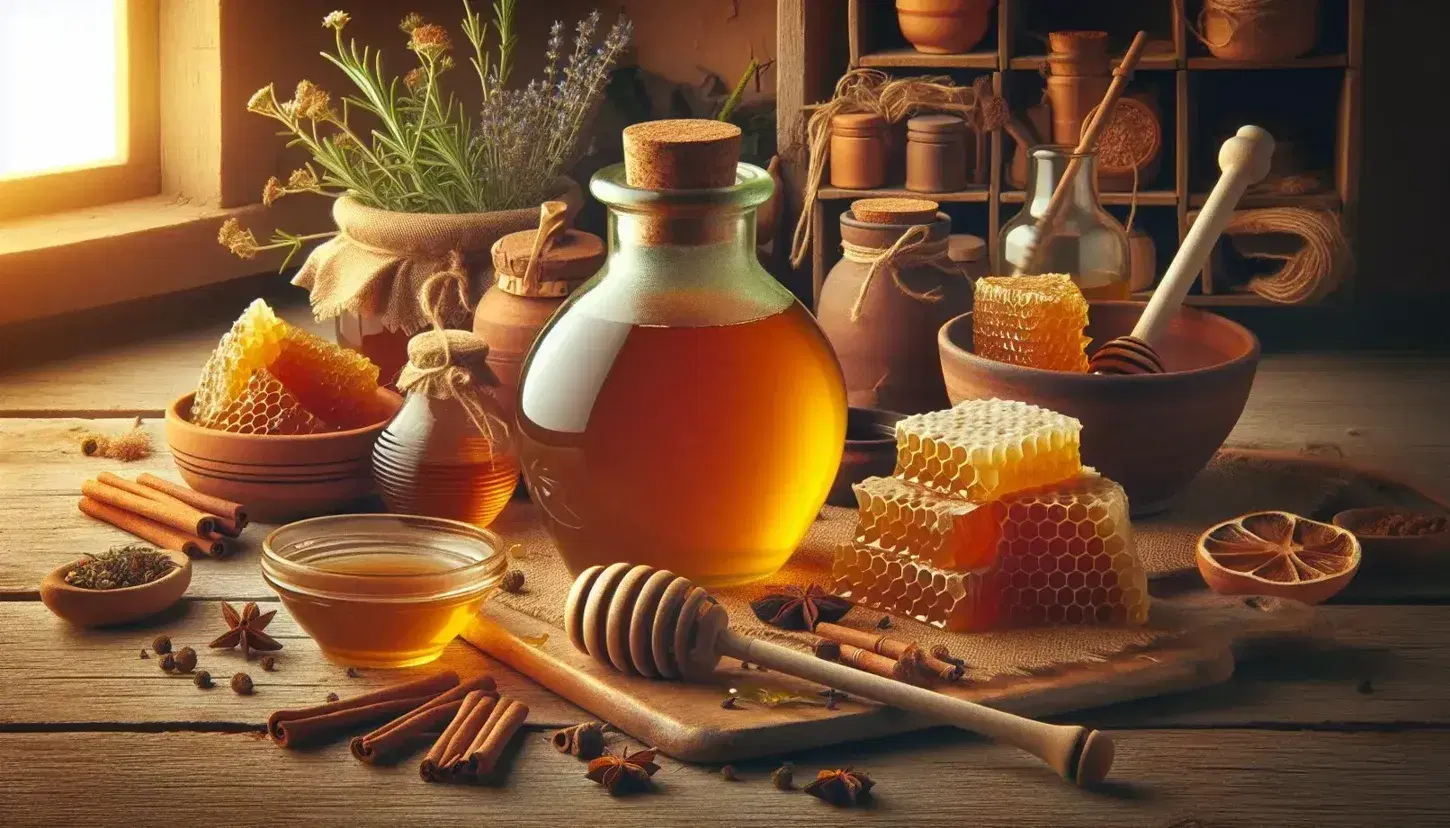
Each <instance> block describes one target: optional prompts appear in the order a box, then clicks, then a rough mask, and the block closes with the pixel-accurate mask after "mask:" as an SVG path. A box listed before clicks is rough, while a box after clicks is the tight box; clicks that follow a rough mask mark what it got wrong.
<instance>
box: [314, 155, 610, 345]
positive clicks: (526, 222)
mask: <svg viewBox="0 0 1450 828" xmlns="http://www.w3.org/2000/svg"><path fill="white" fill-rule="evenodd" d="M548 198H549V199H551V200H555V201H562V202H564V203H566V204H568V205H569V214H570V220H571V221H572V219H573V216H574V214H576V213H578V211H579V207H580V205H581V204H582V203H583V196H582V195H581V194H580V191H579V185H578V184H576V183H575V182H574V181H573V180H571V179H568V178H560V179H559V180H558V181H557V182H556V186H555V187H554V189H553V190H552V192H551V193H550V195H549V196H548ZM332 218H333V220H334V221H335V222H337V229H338V234H337V235H336V236H334V237H333V238H331V239H328V240H327V241H326V242H324V243H323V244H322V245H321V246H319V247H318V248H317V249H316V250H313V251H312V254H311V255H310V256H308V257H307V261H306V262H304V263H303V265H302V269H301V270H300V271H298V273H297V276H296V277H295V278H293V280H292V284H294V285H297V286H298V287H302V288H306V289H307V290H308V291H309V293H310V295H311V300H312V313H313V316H315V317H316V318H317V320H318V321H319V322H321V321H326V320H328V319H335V318H336V317H338V316H340V315H342V314H343V313H353V314H356V315H358V316H361V317H363V318H366V319H372V320H377V321H379V322H381V323H382V325H383V327H385V328H387V329H388V330H390V331H402V332H403V333H405V334H408V335H409V336H411V335H413V334H416V333H418V332H419V331H422V330H424V329H426V328H427V327H428V326H429V321H428V315H427V314H426V313H425V312H424V310H423V309H422V308H421V307H419V305H418V292H419V290H421V289H422V287H423V282H425V281H426V280H427V279H428V277H430V276H432V275H434V274H435V273H439V272H440V271H446V270H449V269H450V267H451V265H452V264H453V263H454V262H455V261H456V259H455V254H457V255H458V256H461V259H462V264H463V267H464V269H465V270H466V275H467V277H468V281H469V291H468V296H469V300H470V303H472V302H476V301H477V300H478V297H479V296H480V295H481V294H482V292H483V290H484V289H485V288H486V287H487V286H488V280H489V279H490V278H491V277H492V275H493V265H492V262H491V260H490V257H489V249H490V248H492V247H493V243H494V242H496V241H498V240H499V239H500V238H502V237H504V236H506V235H508V234H509V233H514V232H518V231H520V230H529V229H531V228H533V227H537V226H538V223H539V208H538V206H537V205H536V206H532V207H524V208H520V209H517V210H499V211H496V212H491V213H458V214H445V213H397V212H393V211H391V210H380V209H378V208H376V207H369V206H367V205H365V204H363V203H362V202H360V201H358V200H356V199H353V198H349V197H347V196H342V197H340V198H338V199H337V201H336V203H335V204H334V205H333V208H332ZM444 295H445V296H446V297H448V298H446V299H445V301H446V302H447V306H445V307H444V308H443V317H444V319H445V320H446V321H447V323H448V326H449V327H450V328H459V329H463V330H467V329H469V328H471V327H472V322H471V320H470V319H469V316H468V313H469V310H470V308H464V307H460V306H459V303H458V301H457V299H456V294H455V293H454V292H452V291H448V292H445V293H444Z"/></svg>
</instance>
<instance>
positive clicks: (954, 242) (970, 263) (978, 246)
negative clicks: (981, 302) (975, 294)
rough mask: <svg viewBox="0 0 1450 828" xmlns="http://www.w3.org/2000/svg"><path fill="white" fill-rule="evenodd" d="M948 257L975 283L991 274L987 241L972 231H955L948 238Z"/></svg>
mask: <svg viewBox="0 0 1450 828" xmlns="http://www.w3.org/2000/svg"><path fill="white" fill-rule="evenodd" d="M947 258H949V259H951V260H952V264H955V265H956V266H957V269H959V270H961V271H962V275H963V276H966V277H967V278H968V279H970V280H971V281H972V282H973V283H974V284H975V283H976V281H977V280H978V279H980V278H982V277H983V276H990V275H991V266H990V264H989V263H988V261H987V241H986V239H983V238H982V237H981V236H973V235H971V234H970V233H953V234H951V236H949V237H948V238H947Z"/></svg>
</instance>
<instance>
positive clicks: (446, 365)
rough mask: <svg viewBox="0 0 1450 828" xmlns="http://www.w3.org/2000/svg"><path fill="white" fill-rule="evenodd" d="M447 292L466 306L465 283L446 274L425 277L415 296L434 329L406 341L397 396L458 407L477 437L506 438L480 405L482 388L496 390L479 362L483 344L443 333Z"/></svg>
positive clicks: (465, 335) (500, 423) (500, 422)
mask: <svg viewBox="0 0 1450 828" xmlns="http://www.w3.org/2000/svg"><path fill="white" fill-rule="evenodd" d="M459 260H460V262H461V260H462V256H461V255H460V256H459ZM450 287H452V288H453V289H454V290H456V291H458V294H459V296H460V297H461V298H462V299H464V301H466V299H467V291H468V280H467V278H462V279H459V278H457V277H456V275H455V274H454V273H453V272H452V271H451V270H441V271H439V272H437V273H435V274H433V275H432V276H430V277H428V280H427V281H425V282H424V283H423V287H422V288H421V289H420V290H419V291H418V304H419V305H420V306H421V307H422V308H424V309H425V311H426V312H427V313H428V316H429V319H430V321H431V322H432V323H433V328H432V329H431V330H427V331H424V332H422V333H420V334H418V335H417V336H414V337H413V338H412V339H410V340H408V364H407V365H405V366H403V370H402V372H401V373H400V374H399V375H398V390H399V391H401V392H403V393H404V394H408V393H412V392H417V393H419V394H424V395H426V396H429V397H432V398H433V399H435V400H446V399H452V400H454V401H455V402H457V403H458V404H459V405H460V406H462V407H463V411H464V413H465V414H467V415H468V419H469V421H470V422H472V423H473V425H474V427H475V428H477V429H478V431H479V433H480V434H482V435H484V436H485V437H487V438H488V440H489V442H493V441H494V440H495V437H494V427H495V425H497V427H499V428H501V429H503V433H504V435H505V436H507V435H508V431H509V426H508V423H506V422H504V421H503V419H502V418H501V417H499V416H498V415H497V414H495V413H493V411H492V410H490V409H489V407H487V406H485V405H484V404H483V402H482V401H481V400H480V397H481V396H483V395H486V394H487V393H488V392H487V391H482V390H480V387H481V386H485V385H495V384H497V379H496V378H495V377H494V376H493V372H492V371H491V370H489V367H488V365H487V363H485V362H484V359H485V358H486V357H487V356H488V343H486V342H484V341H483V340H482V339H479V338H478V337H477V336H474V335H473V333H471V332H469V331H459V330H449V329H448V328H446V327H444V322H443V314H442V312H441V311H442V308H443V306H444V305H445V302H444V301H443V300H444V298H445V297H446V296H447V293H448V290H449V288H450Z"/></svg>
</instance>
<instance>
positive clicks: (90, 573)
mask: <svg viewBox="0 0 1450 828" xmlns="http://www.w3.org/2000/svg"><path fill="white" fill-rule="evenodd" d="M173 569H176V561H173V560H172V559H171V557H170V556H168V555H167V554H166V553H164V552H159V551H157V550H155V549H152V548H151V547H149V546H142V545H140V544H129V545H126V546H118V547H115V548H113V549H111V550H109V551H107V552H104V553H102V554H100V555H87V556H85V557H84V558H81V560H80V563H77V564H76V565H75V566H74V567H73V568H72V569H71V571H69V572H67V573H66V574H65V582H66V583H68V584H70V585H71V586H73V587H79V588H81V589H123V588H125V587H133V586H141V585H142V584H149V583H151V582H152V581H156V580H159V579H160V578H162V577H164V576H166V575H167V574H168V573H170V572H171V570H173Z"/></svg>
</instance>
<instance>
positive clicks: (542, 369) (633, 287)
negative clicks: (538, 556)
mask: <svg viewBox="0 0 1450 828" xmlns="http://www.w3.org/2000/svg"><path fill="white" fill-rule="evenodd" d="M732 130H733V133H732V132H731V131H732ZM732 139H733V141H734V143H733V145H732V144H731V140H732ZM624 141H625V158H626V161H625V163H624V164H618V165H615V166H613V167H608V168H605V169H603V170H601V171H600V172H598V173H596V174H595V176H594V179H593V181H592V183H591V191H592V192H593V193H594V195H595V196H596V197H598V198H599V200H600V201H603V202H604V203H605V204H606V205H607V206H608V207H609V252H608V256H607V258H606V260H605V264H604V267H603V269H602V270H601V271H600V272H599V274H598V275H597V276H595V277H594V278H593V279H592V280H590V281H589V282H588V283H587V284H586V285H584V286H583V287H581V288H580V289H579V290H577V291H576V292H575V293H574V295H573V296H572V297H570V299H569V301H568V302H567V303H566V304H565V305H564V306H563V307H562V308H560V310H559V311H558V312H557V313H556V314H555V315H554V317H553V319H551V320H550V322H549V324H548V325H547V326H546V327H545V328H544V330H543V331H542V332H541V333H540V335H539V338H538V340H537V341H536V342H535V344H534V348H533V350H532V351H531V353H530V355H529V357H528V360H527V361H526V362H525V365H524V370H523V377H522V379H521V381H520V386H519V397H518V420H519V435H520V456H521V459H522V461H523V471H524V475H525V477H526V478H527V480H528V484H529V492H530V495H531V496H532V497H533V499H534V500H535V502H536V503H537V504H538V505H539V507H540V510H541V512H542V513H543V515H544V516H545V521H546V524H547V525H548V527H549V530H550V533H551V534H552V535H553V538H554V540H555V542H556V543H557V545H558V547H559V550H560V554H561V556H562V558H563V560H564V563H565V565H566V566H567V567H568V568H569V570H570V571H571V572H574V573H576V574H577V573H578V572H580V571H582V570H583V569H586V568H588V567H590V566H593V565H595V564H608V563H615V562H619V561H630V562H632V563H636V564H648V565H650V566H655V567H659V568H662V569H669V570H671V571H673V572H675V573H677V574H680V575H683V576H685V577H688V578H690V579H692V580H694V581H695V582H697V583H699V584H701V585H702V586H707V587H718V586H725V585H730V584H739V583H747V582H750V581H757V580H760V579H763V578H766V577H769V576H770V575H772V574H774V573H775V572H776V571H777V570H778V569H780V567H781V566H783V565H784V564H785V562H786V560H787V559H788V558H789V557H790V555H791V554H792V553H793V552H794V551H795V548H796V546H797V544H799V543H800V540H801V538H802V537H804V535H805V533H806V530H807V529H809V528H810V525H811V522H812V521H814V520H815V518H816V515H817V514H818V513H819V511H820V508H821V506H822V504H823V503H824V502H825V499H826V494H827V492H828V490H829V489H830V486H831V483H832V481H833V480H834V479H835V475H836V469H837V467H838V466H839V465H840V460H841V453H842V451H843V449H844V447H845V430H846V393H845V386H844V383H843V380H842V378H841V369H840V365H839V364H838V363H837V361H836V356H835V353H834V351H833V350H832V349H831V345H830V343H829V342H828V341H827V340H826V338H825V335H824V334H823V333H822V332H821V329H820V328H819V327H818V326H817V324H816V322H815V319H814V318H813V317H812V316H811V315H810V313H809V312H808V311H806V309H805V308H804V307H802V306H801V304H800V303H799V302H797V301H796V300H795V298H794V296H792V295H791V293H790V292H789V291H787V290H785V288H783V287H782V286H781V285H780V284H779V283H778V282H776V281H775V279H774V278H772V277H771V275H770V274H769V273H767V272H766V271H765V270H764V269H762V268H761V267H760V265H759V263H758V261H757V259H756V256H755V209H756V208H757V207H758V206H759V205H761V204H762V203H764V202H765V201H766V200H768V199H769V198H770V196H771V193H772V190H773V184H772V181H771V178H770V176H769V175H768V174H767V173H766V172H765V171H764V170H761V169H758V168H756V167H753V166H750V165H748V164H738V163H737V162H738V142H739V130H738V129H736V128H734V127H732V126H730V125H728V124H722V123H720V122H716V121H654V122H647V123H644V124H637V125H635V126H632V127H630V128H629V129H627V130H625V135H624Z"/></svg>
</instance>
